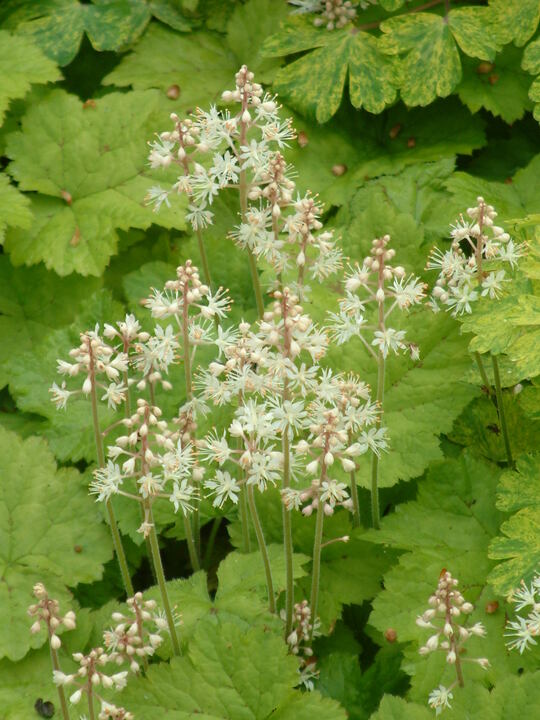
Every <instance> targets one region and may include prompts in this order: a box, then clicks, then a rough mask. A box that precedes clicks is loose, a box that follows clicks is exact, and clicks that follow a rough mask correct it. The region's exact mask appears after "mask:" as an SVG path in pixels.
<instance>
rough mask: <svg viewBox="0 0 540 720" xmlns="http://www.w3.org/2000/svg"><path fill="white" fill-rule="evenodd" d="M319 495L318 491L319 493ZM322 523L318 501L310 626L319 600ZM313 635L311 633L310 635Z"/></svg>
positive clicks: (313, 622)
mask: <svg viewBox="0 0 540 720" xmlns="http://www.w3.org/2000/svg"><path fill="white" fill-rule="evenodd" d="M319 495H320V493H319ZM323 525H324V507H323V503H322V502H321V501H320V498H319V502H318V504H317V522H316V523H315V539H314V541H313V562H312V569H311V599H310V602H309V606H310V609H311V618H312V627H315V621H316V619H317V605H318V602H319V582H320V577H321V549H322V537H323ZM312 637H313V635H312Z"/></svg>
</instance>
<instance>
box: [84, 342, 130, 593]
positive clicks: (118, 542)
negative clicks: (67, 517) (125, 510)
mask: <svg viewBox="0 0 540 720" xmlns="http://www.w3.org/2000/svg"><path fill="white" fill-rule="evenodd" d="M90 352H91V350H90ZM92 367H93V363H92ZM90 379H91V382H92V389H91V398H92V421H93V425H94V438H95V441H96V454H97V461H98V467H100V468H102V467H104V465H105V454H104V451H103V440H102V437H101V432H100V429H99V417H98V409H97V394H96V383H95V377H94V372H93V370H92V372H91V378H90ZM105 507H106V508H107V514H108V516H109V526H110V528H111V534H112V540H113V546H114V552H115V553H116V558H117V560H118V564H119V565H120V574H121V575H122V581H123V583H124V589H125V591H126V594H127V596H128V597H132V596H133V595H134V594H135V592H134V590H133V583H132V582H131V577H130V575H129V567H128V563H127V558H126V553H125V551H124V546H123V544H122V537H121V536H120V531H119V530H118V525H117V523H116V517H115V514H114V508H113V505H112V500H111V498H108V499H107V500H106V501H105Z"/></svg>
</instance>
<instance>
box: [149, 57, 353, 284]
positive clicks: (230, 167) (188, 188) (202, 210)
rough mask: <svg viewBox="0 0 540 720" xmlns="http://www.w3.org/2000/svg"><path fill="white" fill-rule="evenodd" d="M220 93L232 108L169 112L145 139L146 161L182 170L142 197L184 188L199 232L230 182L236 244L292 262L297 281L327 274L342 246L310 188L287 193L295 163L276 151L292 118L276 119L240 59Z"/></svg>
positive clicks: (289, 133) (279, 265) (156, 198)
mask: <svg viewBox="0 0 540 720" xmlns="http://www.w3.org/2000/svg"><path fill="white" fill-rule="evenodd" d="M222 99H223V102H225V103H227V104H232V105H233V106H235V105H236V112H232V113H231V111H229V110H223V111H220V110H217V109H216V108H215V107H212V108H211V109H210V111H209V112H205V111H203V110H201V109H200V108H198V109H197V111H196V113H195V114H194V115H192V116H191V117H190V118H188V119H186V120H183V121H180V120H179V119H178V117H177V116H176V115H173V116H172V119H173V122H174V123H175V129H174V130H173V131H172V132H165V133H161V134H160V135H159V137H158V140H157V141H155V142H153V143H151V148H152V149H151V152H150V164H151V165H152V167H168V166H169V165H170V164H171V163H173V162H175V163H178V164H179V165H180V166H181V167H182V171H183V174H182V175H181V176H180V177H179V178H178V181H177V183H175V184H174V185H173V186H172V188H171V189H170V190H163V189H162V188H154V189H152V190H151V191H150V193H149V198H148V199H149V201H150V202H153V203H155V208H156V209H158V208H159V206H160V205H161V204H162V203H163V202H166V203H168V202H169V196H170V195H171V193H174V192H180V193H186V194H187V195H188V198H189V212H188V214H187V219H188V220H189V221H190V222H191V224H192V226H193V229H194V230H195V231H196V232H200V231H201V230H203V229H204V228H205V227H207V226H208V225H209V224H211V223H212V222H213V213H212V211H211V210H209V207H210V206H212V204H213V200H214V198H215V197H216V196H217V195H218V194H219V192H220V191H222V190H223V189H225V188H236V189H237V190H238V192H239V194H240V210H241V222H240V224H239V225H237V226H236V227H235V228H234V230H232V231H231V237H232V238H233V239H234V241H235V242H236V243H237V244H238V245H239V246H240V247H242V248H244V249H247V250H248V251H249V253H251V254H252V255H253V256H255V257H256V258H257V259H260V260H262V259H264V260H265V261H266V262H268V263H270V265H271V266H272V267H273V268H274V270H275V271H276V272H277V273H282V272H284V271H285V270H287V269H288V268H289V267H292V266H294V267H295V268H296V270H297V273H298V275H299V285H303V283H304V276H305V274H306V271H307V272H309V274H310V275H311V276H312V277H313V278H317V279H319V280H320V279H322V278H325V277H328V275H330V274H332V273H333V272H335V271H336V270H337V269H338V268H339V267H340V265H341V252H340V250H339V249H338V248H337V247H336V245H335V242H334V240H333V237H332V233H331V232H319V231H320V230H321V228H322V223H321V221H320V215H321V212H322V206H321V205H320V204H319V203H318V202H317V201H316V199H315V198H314V197H312V196H311V195H310V194H309V193H307V194H306V195H304V196H303V197H302V196H300V195H299V194H297V195H296V197H294V193H295V183H294V181H293V179H292V178H293V177H294V174H295V173H294V169H293V168H292V167H291V166H290V165H288V164H287V162H286V160H285V158H284V157H283V155H282V153H281V150H282V149H283V148H284V147H286V146H287V143H288V141H289V140H292V139H293V138H294V137H295V132H294V130H293V128H292V122H291V120H290V119H285V120H282V119H281V118H280V116H279V110H280V108H279V106H278V104H277V102H276V100H275V98H274V97H272V96H270V95H268V94H265V93H264V91H263V89H262V87H261V85H260V84H258V83H256V82H255V79H254V74H253V73H252V72H251V71H250V70H249V69H248V68H247V67H246V66H245V65H244V66H242V67H241V68H240V70H239V71H238V72H237V73H236V78H235V88H234V90H226V91H225V92H224V93H223V95H222ZM210 156H211V157H210ZM199 161H200V162H199Z"/></svg>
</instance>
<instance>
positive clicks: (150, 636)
mask: <svg viewBox="0 0 540 720" xmlns="http://www.w3.org/2000/svg"><path fill="white" fill-rule="evenodd" d="M127 606H128V611H127V613H123V612H114V613H113V614H112V619H113V620H114V622H115V623H116V626H115V627H114V628H112V629H110V630H106V631H105V632H104V633H103V643H104V647H96V648H92V649H91V650H90V651H89V652H88V653H81V652H78V653H73V659H74V660H75V662H76V663H77V664H78V665H79V667H78V669H77V670H76V671H75V672H72V673H64V672H62V671H61V670H59V669H55V670H54V671H53V682H54V684H55V685H56V686H57V687H58V688H64V687H69V688H71V689H72V690H73V692H72V693H71V695H70V697H69V701H70V703H71V704H72V705H77V704H78V703H79V702H80V701H81V699H82V698H83V696H86V697H87V700H88V704H89V707H92V708H93V705H94V701H95V700H98V701H99V702H100V703H101V711H100V714H99V716H98V717H99V718H101V719H103V720H105V719H107V718H114V719H115V720H132V719H133V715H132V714H131V713H130V712H128V711H127V710H126V709H125V708H122V707H117V706H116V705H114V704H112V703H110V702H108V701H106V700H105V699H104V698H103V697H101V695H100V694H99V690H100V688H103V689H104V690H115V691H120V690H122V689H123V688H125V687H126V684H127V679H128V674H129V670H130V671H131V672H133V673H139V672H140V669H141V668H140V665H139V662H140V661H142V662H143V664H144V665H145V667H146V661H147V658H148V657H150V656H152V655H153V654H154V652H155V650H156V648H157V647H159V645H160V644H161V643H162V641H163V638H162V637H161V632H162V631H163V630H166V628H167V622H166V621H165V620H164V619H163V617H162V616H161V615H160V613H159V612H158V611H157V604H156V602H155V601H154V600H144V598H143V596H142V593H140V592H139V593H136V594H135V595H134V597H132V598H129V599H128V600H127ZM138 661H139V662H138ZM125 663H128V664H129V670H121V671H119V672H110V671H109V670H108V669H107V666H108V665H110V664H114V665H117V666H118V665H124V664H125Z"/></svg>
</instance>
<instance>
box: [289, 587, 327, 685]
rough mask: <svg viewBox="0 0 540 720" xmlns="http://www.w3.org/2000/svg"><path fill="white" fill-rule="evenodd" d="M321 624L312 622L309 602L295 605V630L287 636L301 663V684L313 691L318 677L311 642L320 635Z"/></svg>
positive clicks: (290, 648)
mask: <svg viewBox="0 0 540 720" xmlns="http://www.w3.org/2000/svg"><path fill="white" fill-rule="evenodd" d="M318 628H319V622H318V620H316V621H315V624H313V623H312V621H311V609H310V607H309V603H308V601H307V600H302V602H300V603H295V605H294V612H293V629H292V631H291V633H290V634H289V635H288V636H287V645H288V646H289V651H290V652H291V653H292V654H293V655H296V657H297V658H298V659H299V661H300V667H299V673H300V684H302V685H304V687H305V688H306V689H307V690H313V687H314V684H313V680H314V679H315V678H317V677H318V672H317V670H316V665H315V659H314V658H313V649H312V647H311V642H312V639H313V637H316V636H317V635H319V631H318Z"/></svg>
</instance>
